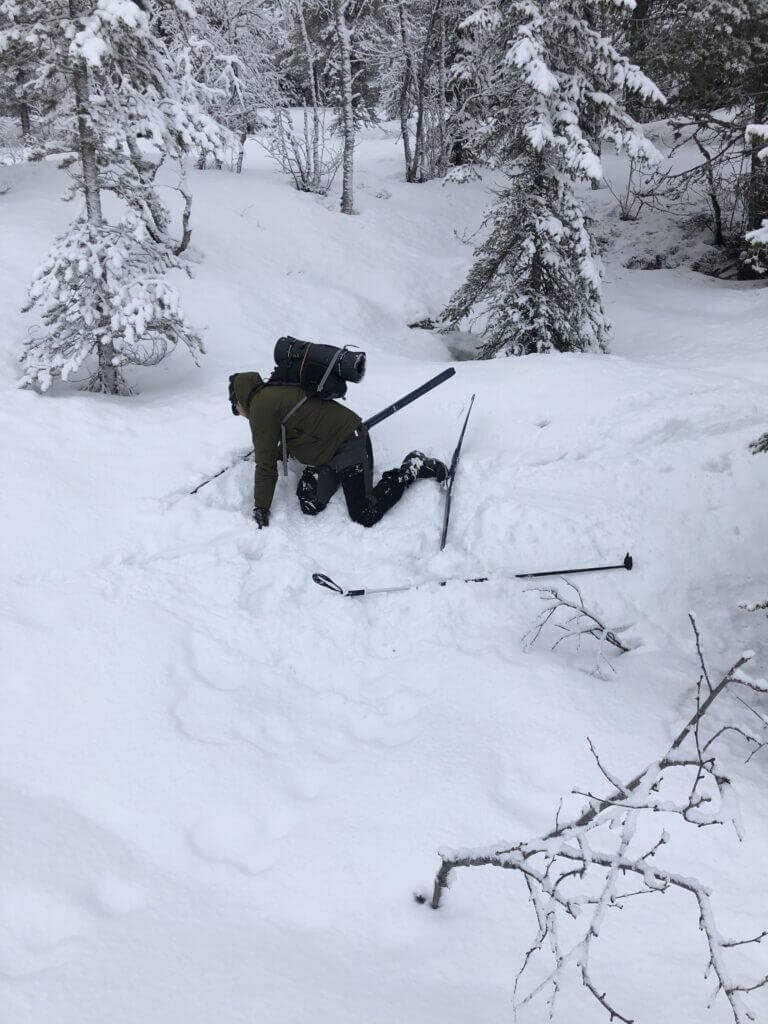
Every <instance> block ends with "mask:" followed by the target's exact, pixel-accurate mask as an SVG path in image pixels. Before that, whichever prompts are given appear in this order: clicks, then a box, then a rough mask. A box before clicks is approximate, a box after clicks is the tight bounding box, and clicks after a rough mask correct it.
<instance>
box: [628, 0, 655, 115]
mask: <svg viewBox="0 0 768 1024" xmlns="http://www.w3.org/2000/svg"><path fill="white" fill-rule="evenodd" d="M653 2H654V0H636V3H635V9H634V10H633V11H632V14H631V15H630V19H629V54H628V56H629V59H630V60H631V61H632V63H633V64H639V65H640V66H641V67H642V66H643V65H644V64H645V56H646V55H645V49H646V46H647V40H648V32H647V24H648V15H649V14H650V11H651V7H652V6H653ZM626 103H627V111H628V112H629V114H630V115H631V116H632V117H634V118H636V119H639V118H640V116H641V115H642V112H643V98H642V96H640V95H639V94H638V93H636V92H631V93H629V94H628V95H627V98H626Z"/></svg>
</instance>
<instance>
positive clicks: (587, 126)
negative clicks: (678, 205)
mask: <svg viewBox="0 0 768 1024" xmlns="http://www.w3.org/2000/svg"><path fill="white" fill-rule="evenodd" d="M617 3H619V4H621V5H622V6H627V7H630V6H631V4H632V0H617ZM599 11H600V2H599V0H539V2H534V0H493V2H490V3H488V4H486V5H485V6H483V7H482V8H480V9H479V10H477V11H476V12H475V13H474V14H472V15H471V16H470V17H469V18H467V19H466V20H465V21H464V22H463V25H462V32H463V34H464V40H463V45H462V49H461V51H460V54H459V57H458V59H457V62H456V64H455V65H454V68H453V70H452V76H453V78H454V79H456V80H458V81H460V82H461V83H462V90H463V93H464V96H465V98H466V101H467V103H468V104H470V105H471V106H473V107H474V109H476V110H480V111H481V112H482V116H478V117H477V118H476V119H475V120H474V121H473V122H471V123H469V124H468V125H467V126H466V127H467V128H468V129H469V130H468V136H467V138H466V140H465V145H466V147H467V148H468V149H470V150H471V151H472V152H473V153H475V154H477V155H478V156H479V158H480V159H482V160H483V161H484V162H486V163H487V164H488V165H490V166H491V167H494V168H498V169H500V170H501V171H502V172H503V173H504V175H505V176H506V184H505V185H504V186H503V187H502V188H501V189H500V190H499V191H498V192H497V201H496V203H495V205H494V207H493V208H492V210H491V212H490V213H489V215H488V218H487V226H488V227H489V229H490V230H489V234H488V236H487V237H486V239H485V241H484V242H483V243H482V244H481V245H480V247H479V248H478V249H477V251H476V253H475V263H474V265H473V267H472V269H471V271H470V274H469V277H468V279H467V281H466V282H465V284H464V285H463V286H462V287H461V288H460V289H459V290H458V291H457V292H456V293H455V294H454V295H453V297H452V298H451V301H450V303H449V304H448V306H447V308H446V310H445V311H444V314H443V319H444V321H445V322H446V323H447V324H449V325H451V326H453V327H456V326H458V325H460V324H461V323H462V321H464V320H470V322H477V321H479V322H481V323H482V324H483V328H484V330H483V334H484V344H483V346H482V348H481V355H482V356H484V357H491V356H495V355H501V354H505V355H524V354H526V353H531V352H549V351H552V350H558V351H569V350H580V351H584V350H589V349H600V348H603V347H604V346H605V341H606V334H607V324H606V320H605V315H604V312H603V306H602V301H601V297H600V276H601V265H600V258H599V255H598V253H597V251H596V246H595V242H594V239H593V237H592V234H591V231H590V228H589V223H588V221H587V218H586V217H585V214H584V211H583V207H582V202H581V200H580V199H579V197H578V196H577V194H576V191H575V187H576V185H577V183H578V182H580V181H599V180H600V179H601V178H602V167H601V164H600V159H599V157H598V153H597V149H598V143H599V141H600V140H610V141H612V142H613V143H614V144H615V145H616V146H617V147H619V148H623V149H626V150H627V151H628V153H629V154H630V155H631V156H633V157H635V158H637V159H641V160H642V159H654V158H655V157H656V152H655V150H654V148H653V146H652V145H651V144H650V143H649V142H648V141H647V140H646V139H645V138H644V137H643V135H642V133H641V132H640V130H639V129H638V127H637V125H636V124H635V122H634V121H633V120H632V118H630V117H629V115H628V114H627V113H626V110H625V108H624V95H625V93H626V92H637V93H639V94H641V95H642V96H644V97H645V98H646V99H648V100H655V101H659V102H661V101H663V97H662V96H661V94H660V92H659V91H658V89H657V88H656V87H655V85H654V84H653V82H651V81H650V80H649V79H648V78H647V77H646V76H645V75H644V74H643V73H642V72H641V71H640V69H639V68H637V67H636V66H635V65H633V64H631V63H630V62H629V61H628V60H627V59H626V58H625V57H623V56H622V55H621V54H620V53H619V52H618V51H617V50H616V48H615V47H614V45H613V44H612V43H611V41H610V40H609V39H608V38H606V37H604V36H603V35H601V34H600V32H599V31H598V30H597V28H596V27H595V26H596V25H597V24H598V23H599Z"/></svg>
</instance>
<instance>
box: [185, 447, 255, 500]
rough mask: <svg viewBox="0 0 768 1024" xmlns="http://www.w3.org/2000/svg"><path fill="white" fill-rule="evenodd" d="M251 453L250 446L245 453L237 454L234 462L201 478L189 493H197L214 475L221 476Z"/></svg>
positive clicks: (246, 459)
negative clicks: (211, 474)
mask: <svg viewBox="0 0 768 1024" xmlns="http://www.w3.org/2000/svg"><path fill="white" fill-rule="evenodd" d="M252 455H253V448H251V450H250V451H249V452H246V453H245V455H238V457H237V458H236V459H235V461H234V462H230V464H229V465H228V466H225V467H224V469H220V470H219V471H218V473H214V474H213V476H209V477H207V478H206V479H205V480H203V482H202V483H201V484H198V485H197V487H195V488H194V490H191V491H190V492H189V493H190V494H197V492H198V491H199V490H201V489H202V488H203V487H205V485H206V484H209V483H211V481H212V480H215V479H216V477H218V476H221V475H222V474H223V473H227V472H229V470H230V469H234V468H235V466H236V465H237V464H238V462H247V461H248V459H250V457H251V456H252Z"/></svg>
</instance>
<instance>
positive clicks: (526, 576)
mask: <svg viewBox="0 0 768 1024" xmlns="http://www.w3.org/2000/svg"><path fill="white" fill-rule="evenodd" d="M632 565H633V561H632V555H630V554H629V553H627V554H626V555H625V556H624V561H623V562H621V563H619V564H618V565H592V566H589V567H587V568H583V569H551V570H547V571H546V572H517V573H514V574H513V575H511V576H468V577H467V576H450V577H448V579H444V580H419V581H417V582H416V583H405V584H402V585H401V586H399V587H366V588H360V589H359V590H345V589H344V588H343V587H341V586H339V584H338V583H336V581H335V580H332V579H331V577H330V576H326V575H325V573H322V572H313V573H312V579H313V581H314V582H315V583H317V585H318V586H319V587H325V589H326V590H331V591H333V593H334V594H339V595H340V596H341V597H365V596H366V595H367V594H396V593H400V592H402V591H404V590H415V589H416V588H417V587H426V586H427V585H428V584H430V583H436V584H437V585H438V586H440V587H444V586H445V585H446V584H447V583H487V582H489V581H491V580H494V579H497V580H508V579H514V580H530V579H535V578H537V577H540V576H572V575H574V573H577V572H609V571H610V570H611V569H627V570H629V569H631V568H632Z"/></svg>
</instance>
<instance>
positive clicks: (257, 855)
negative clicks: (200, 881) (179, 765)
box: [190, 802, 298, 875]
mask: <svg viewBox="0 0 768 1024" xmlns="http://www.w3.org/2000/svg"><path fill="white" fill-rule="evenodd" d="M297 817H298V816H297V814H296V812H295V810H294V809H293V808H292V807H290V806H289V805H288V804H287V803H278V802H275V804H274V806H273V807H272V808H270V809H269V810H268V811H267V812H266V813H264V814H261V815H259V816H258V817H256V816H254V815H253V814H251V813H250V812H249V811H246V810H244V809H243V808H241V807H237V806H231V807H221V808H219V809H217V810H216V811H214V812H213V813H211V814H209V815H207V816H206V817H205V818H203V819H202V820H201V821H200V822H198V824H197V825H195V827H194V828H193V829H192V830H191V832H190V842H191V845H192V849H193V850H194V851H195V853H196V854H197V855H198V856H200V857H202V858H203V859H205V860H209V861H212V862H214V863H218V864H227V865H229V866H230V867H234V868H237V869H238V870H240V871H244V872H246V873H248V874H253V875H256V874H259V873H261V872H262V871H266V870H268V869H269V868H271V867H272V866H273V865H274V864H275V862H276V861H277V853H278V851H277V847H276V842H277V840H279V839H282V838H283V837H284V836H286V835H288V833H289V832H290V831H291V829H292V828H293V827H294V825H295V824H296V820H297Z"/></svg>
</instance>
